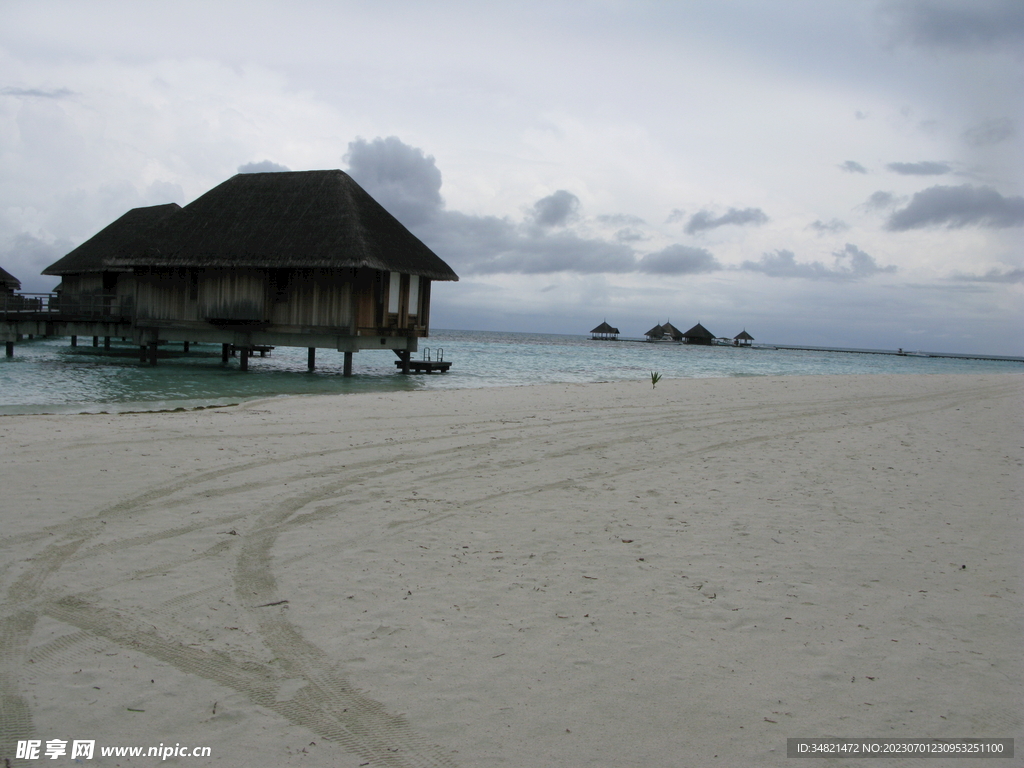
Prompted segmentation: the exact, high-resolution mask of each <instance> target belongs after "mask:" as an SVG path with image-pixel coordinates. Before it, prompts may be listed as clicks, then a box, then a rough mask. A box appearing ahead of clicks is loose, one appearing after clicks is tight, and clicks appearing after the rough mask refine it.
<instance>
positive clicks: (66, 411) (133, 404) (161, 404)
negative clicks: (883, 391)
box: [0, 347, 1024, 419]
mask: <svg viewBox="0 0 1024 768" xmlns="http://www.w3.org/2000/svg"><path fill="white" fill-rule="evenodd" d="M792 349H798V348H795V347H794V348H792ZM798 351H799V349H798ZM830 351H842V350H830ZM893 354H895V353H893ZM976 359H979V360H988V359H993V358H976ZM997 362H1005V361H997ZM1022 373H1024V372H1021V371H1006V372H1005V373H1002V372H1001V373H984V374H979V373H977V372H973V371H965V372H962V373H960V372H957V373H949V372H946V371H943V372H937V373H923V374H922V373H888V372H881V373H843V374H835V373H791V374H776V373H768V374H760V373H731V374H728V375H722V376H693V377H663V378H661V379H660V380H659V381H703V380H712V381H729V380H734V379H741V380H749V379H785V378H799V379H802V378H806V377H811V378H814V377H836V376H838V377H842V378H846V377H863V376H867V377H885V376H1014V375H1017V376H1019V375H1022ZM294 375H301V374H294ZM395 375H396V376H397V375H398V374H395ZM438 375H441V374H438ZM445 375H447V374H445ZM648 381H649V379H647V378H645V377H640V378H638V379H609V380H605V381H565V382H538V383H532V384H523V383H509V384H476V385H467V386H465V387H450V388H446V389H405V390H402V389H382V390H366V391H356V392H282V393H280V394H275V395H270V396H268V395H265V394H258V395H256V394H254V395H252V396H250V397H237V398H233V397H216V398H195V399H181V400H170V401H167V400H157V401H146V400H139V401H130V402H96V403H74V404H58V405H0V419H5V418H12V417H19V416H106V415H111V416H115V415H131V414H146V413H154V414H155V413H180V412H183V411H184V412H190V411H204V410H211V409H217V408H244V407H245V406H246V405H249V404H252V403H256V402H264V401H266V402H275V401H280V400H286V399H291V398H327V397H352V396H357V397H358V396H365V397H374V396H377V395H392V394H395V395H397V394H412V393H425V394H426V393H434V392H441V391H448V392H467V391H476V390H498V391H500V390H503V389H519V388H523V387H528V388H529V387H561V386H601V385H605V384H624V385H642V384H644V383H645V382H648ZM221 400H227V401H233V402H215V401H221ZM211 401H214V402H211ZM148 402H152V403H153V407H152V408H146V407H145V405H146V403H148ZM121 406H123V407H124V408H126V409H130V410H121ZM6 408H24V409H31V410H21V411H14V412H5V411H4V409H6ZM36 409H60V410H36ZM93 409H99V410H93Z"/></svg>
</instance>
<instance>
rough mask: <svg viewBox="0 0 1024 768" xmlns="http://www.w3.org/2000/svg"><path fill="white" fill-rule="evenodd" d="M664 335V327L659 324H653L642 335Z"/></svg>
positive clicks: (659, 336)
mask: <svg viewBox="0 0 1024 768" xmlns="http://www.w3.org/2000/svg"><path fill="white" fill-rule="evenodd" d="M664 335H665V329H664V327H662V326H660V325H656V326H654V327H653V328H651V330H649V331H648V332H647V333H645V334H644V336H651V337H652V338H661V337H662V336H664Z"/></svg>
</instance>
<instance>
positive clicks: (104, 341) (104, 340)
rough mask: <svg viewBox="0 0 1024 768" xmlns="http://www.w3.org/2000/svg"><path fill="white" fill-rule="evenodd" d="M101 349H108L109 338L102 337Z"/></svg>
mask: <svg viewBox="0 0 1024 768" xmlns="http://www.w3.org/2000/svg"><path fill="white" fill-rule="evenodd" d="M103 348H104V349H110V337H109V336H104V337H103Z"/></svg>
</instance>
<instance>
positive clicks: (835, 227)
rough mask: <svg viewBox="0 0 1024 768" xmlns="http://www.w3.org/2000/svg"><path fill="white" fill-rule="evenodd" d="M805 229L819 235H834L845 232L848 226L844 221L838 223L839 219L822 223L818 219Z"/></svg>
mask: <svg viewBox="0 0 1024 768" xmlns="http://www.w3.org/2000/svg"><path fill="white" fill-rule="evenodd" d="M807 228H808V229H813V230H814V231H815V232H817V233H818V234H819V235H835V234H838V233H839V232H845V231H846V230H848V229H849V228H850V225H849V224H847V223H846V222H845V221H840V220H839V219H832V220H831V221H822V220H821V219H818V220H817V221H814V222H811V223H810V224H808V225H807Z"/></svg>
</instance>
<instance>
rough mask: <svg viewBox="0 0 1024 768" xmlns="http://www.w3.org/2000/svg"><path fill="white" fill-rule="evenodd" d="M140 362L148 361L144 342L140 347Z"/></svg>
mask: <svg viewBox="0 0 1024 768" xmlns="http://www.w3.org/2000/svg"><path fill="white" fill-rule="evenodd" d="M139 362H140V363H144V362H146V345H145V344H143V345H141V346H140V347H139Z"/></svg>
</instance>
